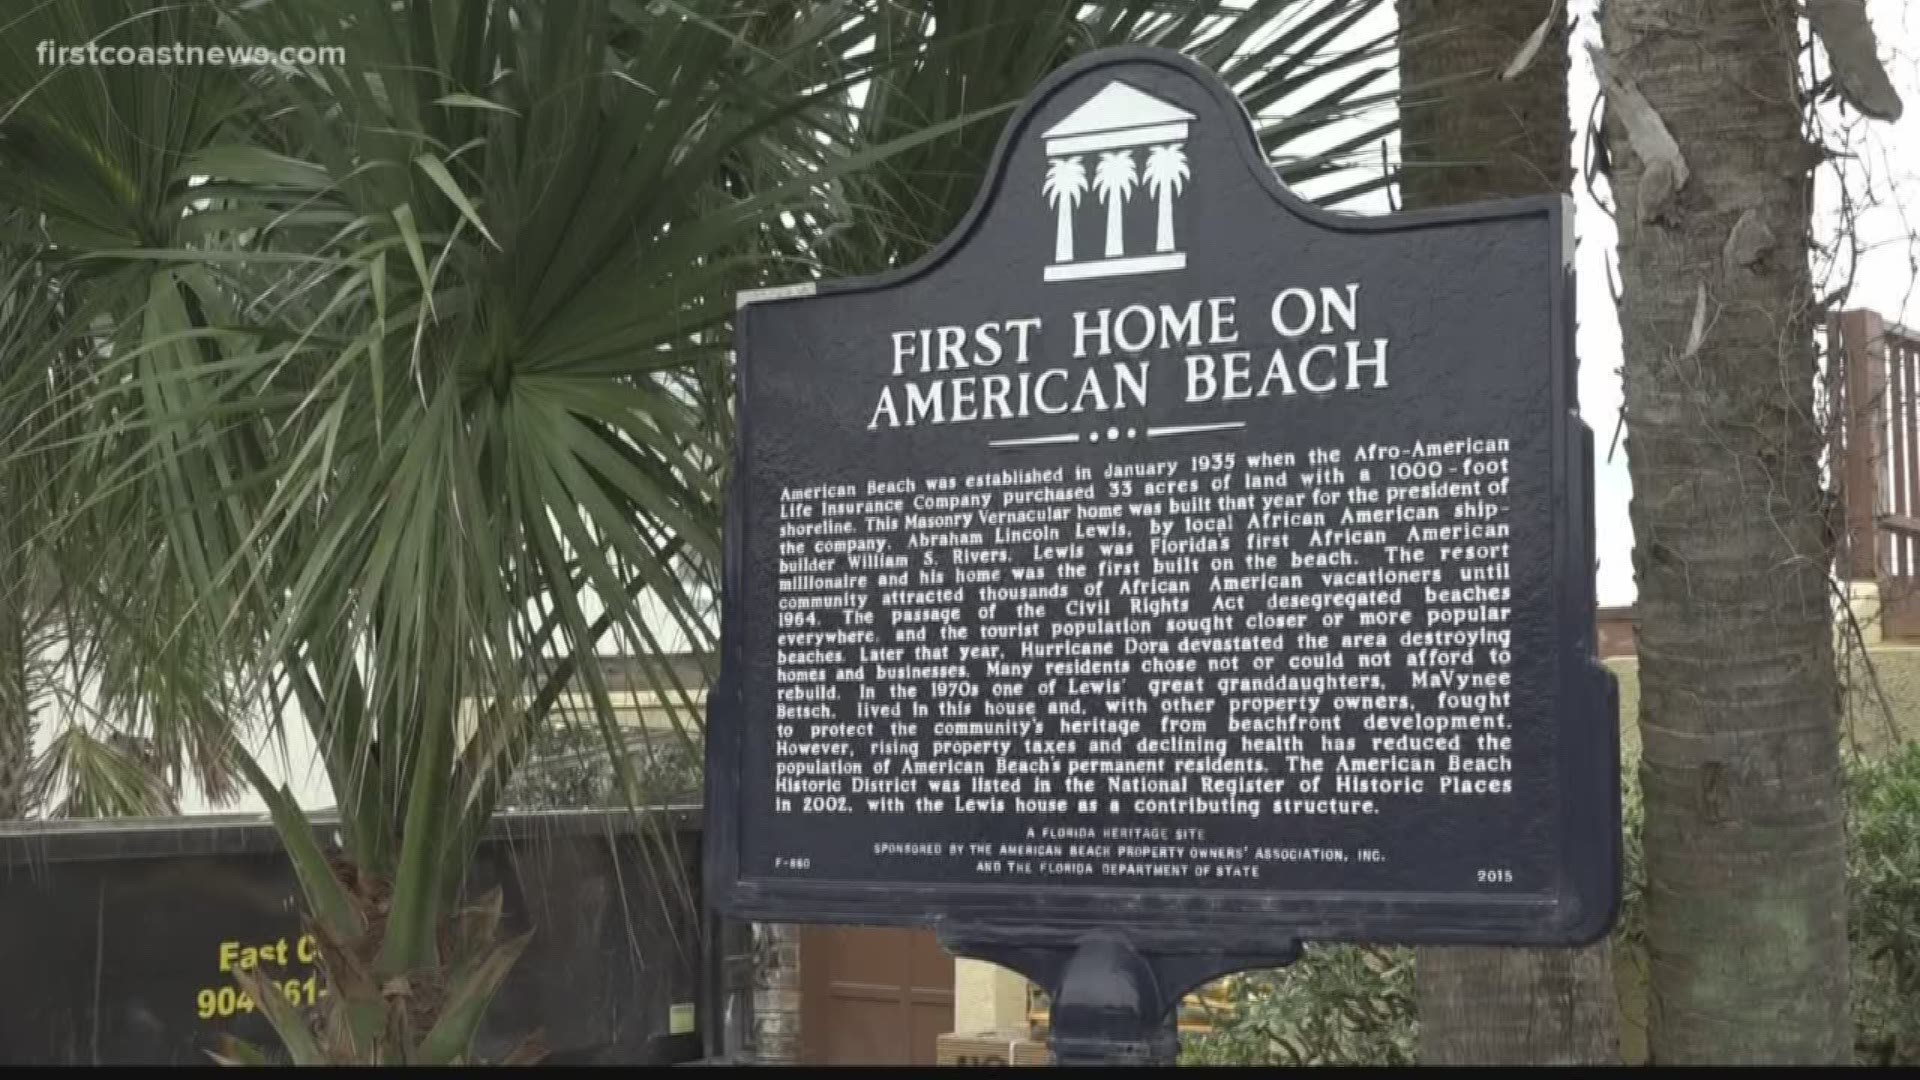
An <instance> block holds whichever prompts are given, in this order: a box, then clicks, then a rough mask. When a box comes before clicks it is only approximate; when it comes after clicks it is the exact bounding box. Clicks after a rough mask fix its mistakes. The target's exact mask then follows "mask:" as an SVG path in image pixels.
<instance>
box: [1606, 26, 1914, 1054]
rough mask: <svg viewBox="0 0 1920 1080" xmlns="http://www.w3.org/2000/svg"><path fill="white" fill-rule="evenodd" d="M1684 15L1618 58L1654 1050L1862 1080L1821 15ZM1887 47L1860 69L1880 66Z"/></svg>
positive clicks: (1613, 96) (1618, 30)
mask: <svg viewBox="0 0 1920 1080" xmlns="http://www.w3.org/2000/svg"><path fill="white" fill-rule="evenodd" d="M1826 6H1827V7H1830V8H1839V9H1848V8H1850V9H1852V12H1853V15H1854V16H1855V18H1863V17H1864V16H1863V15H1862V14H1861V5H1826ZM1672 10H1673V8H1672V6H1671V5H1667V4H1662V3H1658V2H1655V0H1610V2H1609V3H1608V4H1607V5H1606V6H1605V8H1604V9H1603V11H1602V15H1601V24H1600V28H1601V36H1602V40H1603V41H1604V43H1605V49H1604V52H1602V51H1600V50H1597V49H1596V50H1595V63H1596V65H1597V66H1598V67H1599V69H1600V74H1601V79H1600V85H1601V88H1602V91H1603V92H1604V93H1605V95H1606V101H1607V118H1606V122H1607V137H1608V138H1607V141H1608V144H1609V146H1610V147H1611V148H1612V153H1613V161H1612V175H1611V178H1610V179H1611V187H1612V193H1613V199H1612V201H1613V204H1614V206H1615V207H1617V213H1615V214H1614V218H1615V220H1616V221H1617V223H1618V225H1619V230H1620V233H1619V259H1620V283H1621V289H1620V298H1621V299H1620V330H1621V341H1622V345H1623V347H1624V353H1625V382H1626V408H1625V417H1626V431H1627V447H1628V451H1629V453H1628V459H1627V464H1628V466H1629V468H1630V470H1631V473H1632V477H1633V492H1634V494H1633V502H1632V506H1631V512H1632V518H1633V534H1634V576H1635V578H1636V580H1637V583H1638V585H1639V598H1638V604H1637V606H1638V610H1639V622H1638V627H1637V630H1636V633H1635V639H1636V646H1637V652H1638V654H1639V663H1640V687H1641V689H1640V732H1641V741H1642V745H1643V747H1644V749H1643V750H1642V751H1641V756H1640V778H1641V787H1642V790H1643V791H1644V793H1645V795H1644V799H1645V802H1644V815H1645V818H1644V820H1645V824H1644V830H1643V836H1644V841H1643V842H1644V849H1643V850H1644V852H1645V858H1646V868H1647V883H1648V888H1647V913H1646V937H1647V951H1648V954H1649V956H1650V958H1651V961H1652V964H1651V972H1650V974H1651V980H1650V981H1651V986H1650V991H1651V993H1650V997H1651V999H1652V1000H1651V1003H1650V1008H1649V1010H1648V1013H1649V1015H1650V1017H1651V1021H1652V1022H1651V1024H1650V1025H1649V1029H1648V1050H1649V1054H1650V1056H1651V1058H1652V1060H1654V1061H1656V1062H1659V1063H1661V1064H1663V1065H1664V1064H1682V1065H1684V1064H1688V1063H1693V1062H1709V1061H1710V1062H1715V1063H1789V1062H1790V1063H1796V1064H1804V1063H1815V1062H1818V1063H1826V1064H1840V1063H1845V1062H1849V1061H1851V1060H1852V1059H1853V1045H1852V1043H1853V1035H1852V1030H1851V1024H1850V1023H1849V1019H1848V980H1849V973H1848V949H1847V919H1846V915H1847V896H1846V870H1847V866H1846V834H1845V815H1844V811H1845V801H1844V798H1843V790H1844V789H1843V787H1842V772H1841V761H1840V747H1841V738H1842V735H1841V725H1840V716H1839V710H1838V703H1839V697H1840V692H1839V688H1838V677H1837V673H1836V670H1835V668H1836V664H1835V658H1834V645H1835V635H1834V628H1833V609H1832V607H1831V601H1832V591H1831V590H1832V585H1831V579H1830V576H1829V575H1830V573H1831V570H1832V567H1833V557H1834V539H1835V537H1834V531H1833V529H1834V521H1833V518H1832V517H1831V516H1830V515H1829V513H1828V506H1829V503H1828V493H1827V489H1826V487H1825V485H1824V484H1823V482H1822V472H1823V468H1824V466H1823V461H1822V456H1823V453H1824V451H1825V448H1826V445H1827V444H1826V439H1825V432H1824V431H1823V430H1822V428H1823V424H1822V412H1821V409H1822V406H1820V405H1819V404H1818V403H1817V401H1816V393H1817V388H1818V386H1819V383H1820V378H1821V375H1820V367H1821V365H1820V362H1819V356H1818V354H1817V352H1816V350H1815V347H1814V335H1813V332H1814V326H1815V324H1816V321H1817V320H1818V319H1819V318H1820V317H1821V315H1820V309H1821V303H1822V299H1821V297H1820V296H1819V295H1818V293H1817V292H1816V290H1815V287H1814V286H1815V283H1814V281H1813V280H1812V275H1811V270H1810V267H1809V263H1810V253H1811V246H1812V236H1811V234H1812V232H1813V222H1812V220H1811V217H1812V214H1811V207H1812V205H1813V198H1812V194H1811V192H1812V189H1813V185H1814V178H1813V170H1814V169H1815V168H1816V167H1817V165H1818V163H1819V162H1820V160H1821V150H1820V148H1819V147H1818V146H1816V145H1812V144H1810V143H1809V142H1808V129H1807V127H1806V125H1805V115H1806V110H1807V109H1809V108H1811V107H1812V102H1811V99H1812V97H1813V96H1815V95H1817V94H1818V92H1819V91H1818V90H1817V89H1816V88H1814V87H1810V86H1809V85H1808V84H1807V82H1806V81H1805V80H1806V78H1807V76H1806V74H1805V69H1804V68H1803V67H1802V66H1801V56H1802V50H1804V49H1805V48H1806V46H1805V45H1804V44H1803V41H1804V39H1803V38H1802V37H1801V25H1800V16H1802V15H1804V14H1807V12H1808V6H1803V5H1800V4H1796V3H1793V2H1792V0H1750V2H1748V3H1740V4H1706V5H1701V6H1700V8H1699V9H1698V10H1697V11H1695V12H1693V13H1692V14H1691V16H1690V19H1691V21H1690V24H1689V26H1690V29H1692V30H1697V31H1698V32H1699V35H1700V36H1699V37H1698V38H1696V39H1694V41H1693V43H1692V44H1687V43H1683V42H1682V41H1681V39H1680V35H1675V34H1670V33H1667V32H1664V31H1660V30H1654V29H1652V28H1651V23H1650V22H1649V20H1653V19H1659V18H1664V17H1666V16H1668V15H1669V14H1671V12H1672ZM1844 14H1845V12H1844V11H1842V12H1840V15H1844ZM1837 17H1838V16H1836V18H1837ZM1815 25H1816V27H1818V26H1819V25H1820V24H1819V23H1816V24H1815ZM1853 29H1855V30H1864V29H1865V28H1864V27H1862V26H1859V25H1856V26H1855V27H1853ZM1688 36H1689V37H1691V36H1692V35H1691V34H1689V35H1688ZM1871 40H1872V39H1871V37H1870V36H1868V37H1867V42H1868V44H1866V45H1865V46H1864V47H1863V48H1848V47H1847V46H1846V45H1844V44H1843V45H1842V46H1841V48H1840V49H1838V50H1835V51H1836V52H1837V53H1839V54H1840V55H1841V56H1843V57H1846V58H1847V59H1848V60H1850V61H1853V62H1859V61H1864V62H1865V63H1867V64H1877V61H1876V60H1875V59H1874V56H1873V49H1872V46H1871ZM1858 41H1859V39H1858V38H1857V37H1856V38H1855V41H1854V44H1855V45H1856V46H1857V45H1858ZM1702 42H1710V43H1711V45H1710V46H1709V47H1707V48H1705V49H1702V48H1699V47H1698V45H1699V44H1700V43H1702ZM1849 53H1850V54H1851V56H1848V55H1847V54H1849ZM1849 74H1850V75H1858V74H1861V72H1859V71H1857V70H1856V71H1852V72H1849ZM1876 74H1878V75H1880V76H1882V77H1884V72H1877V73H1876ZM1762 85H1766V86H1771V87H1773V88H1774V90H1773V92H1771V93H1766V94H1753V93H1750V92H1749V91H1750V89H1751V88H1752V87H1755V86H1762ZM1629 133H1631V134H1629ZM1743 237H1759V238H1761V239H1760V240H1758V241H1755V242H1752V243H1742V242H1740V241H1741V239H1742V238H1743ZM1709 315H1710V316H1711V317H1709Z"/></svg>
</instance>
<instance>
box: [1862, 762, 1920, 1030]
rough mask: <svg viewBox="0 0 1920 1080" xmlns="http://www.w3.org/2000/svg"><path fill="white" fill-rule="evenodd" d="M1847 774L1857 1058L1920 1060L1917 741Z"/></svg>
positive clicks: (1919, 764)
mask: <svg viewBox="0 0 1920 1080" xmlns="http://www.w3.org/2000/svg"><path fill="white" fill-rule="evenodd" d="M1849 779H1850V780H1851V783H1850V785H1849V786H1850V788H1851V791H1850V792H1849V795H1850V798H1849V799H1848V804H1849V805H1848V823H1847V825H1848V827H1847V831H1848V844H1847V877H1848V879H1849V881H1848V886H1849V887H1848V897H1849V904H1848V907H1849V908H1850V909H1851V910H1850V911H1849V912H1848V916H1849V918H1848V931H1847V936H1848V938H1849V939H1850V943H1851V945H1852V951H1853V956H1852V965H1853V1033H1854V1057H1855V1060H1856V1061H1857V1062H1858V1063H1860V1064H1863V1065H1915V1064H1920V745H1914V746H1908V747H1906V748H1905V749H1904V750H1902V751H1901V752H1899V753H1897V754H1895V755H1894V756H1892V757H1891V758H1888V759H1886V760H1884V761H1879V762H1873V763H1870V764H1862V765H1857V766H1856V767H1855V768H1854V769H1853V771H1852V775H1851V776H1850V778H1849Z"/></svg>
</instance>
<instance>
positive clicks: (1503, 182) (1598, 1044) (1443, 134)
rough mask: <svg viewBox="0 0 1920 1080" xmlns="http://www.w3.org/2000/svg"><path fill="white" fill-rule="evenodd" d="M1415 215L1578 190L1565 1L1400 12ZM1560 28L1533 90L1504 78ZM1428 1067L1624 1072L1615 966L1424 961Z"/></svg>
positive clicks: (1583, 952)
mask: <svg viewBox="0 0 1920 1080" xmlns="http://www.w3.org/2000/svg"><path fill="white" fill-rule="evenodd" d="M1399 11H1400V34H1401V42H1400V82H1401V86H1402V87H1406V88H1408V89H1407V90H1405V91H1404V92H1403V95H1402V99H1401V105H1400V122H1401V147H1402V151H1401V152H1402V157H1403V160H1404V162H1405V168H1404V169H1403V170H1402V172H1401V176H1400V192H1401V198H1402V201H1403V202H1404V204H1405V205H1406V207H1407V208H1408V209H1414V210H1417V209H1425V208H1429V207H1435V206H1445V205H1448V204H1450V203H1461V202H1474V201H1478V200H1481V199H1491V198H1500V197H1510V196H1518V195H1538V194H1542V193H1552V192H1563V191H1565V190H1566V189H1567V187H1568V184H1569V181H1570V179H1571V177H1572V165H1571V160H1570V153H1569V148H1570V145H1571V143H1572V138H1573V136H1572V132H1571V130H1570V128H1569V126H1568V121H1567V22H1566V16H1565V13H1564V11H1561V10H1560V8H1559V7H1558V5H1557V0H1399ZM1549 16H1553V17H1554V18H1555V23H1554V25H1553V28H1552V29H1551V31H1550V32H1549V33H1548V34H1547V37H1546V40H1545V41H1544V42H1543V43H1542V45H1541V47H1540V50H1539V52H1538V53H1537V54H1536V55H1535V56H1534V58H1533V61H1532V64H1531V66H1529V67H1528V68H1527V69H1526V71H1525V72H1524V73H1523V74H1521V75H1520V76H1519V77H1517V78H1515V79H1512V80H1502V79H1501V78H1500V77H1499V75H1500V72H1501V70H1502V69H1504V68H1505V67H1506V66H1507V64H1508V63H1509V62H1510V61H1511V60H1512V59H1513V58H1514V56H1515V55H1516V54H1517V53H1518V52H1519V51H1520V49H1521V46H1522V44H1523V43H1524V42H1525V41H1526V40H1527V38H1528V36H1529V35H1530V34H1532V33H1533V31H1534V29H1535V28H1536V27H1538V26H1540V25H1541V24H1542V23H1543V22H1545V21H1546V20H1547V19H1548V18H1549ZM1415 970H1416V972H1417V976H1416V978H1417V987H1418V1007H1419V1013H1420V1060H1421V1062H1422V1063H1424V1064H1429V1065H1435V1064H1442V1065H1458V1064H1500V1065H1505V1064H1549V1063H1550V1064H1587V1063H1595V1064H1597V1063H1607V1062H1614V1061H1617V1060H1618V1059H1619V1044H1618V1039H1617V1013H1618V1007H1617V1002H1616V998H1615V995H1614V988H1613V976H1612V957H1611V952H1610V949H1609V947H1608V943H1607V942H1606V941H1605V940H1602V941H1600V942H1598V943H1596V944H1594V945H1590V946H1588V947H1586V948H1584V949H1458V948H1455V949H1439V948H1431V949H1421V950H1420V951H1419V953H1418V959H1417V966H1416V969H1415Z"/></svg>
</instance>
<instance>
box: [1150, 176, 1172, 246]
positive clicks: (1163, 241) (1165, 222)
mask: <svg viewBox="0 0 1920 1080" xmlns="http://www.w3.org/2000/svg"><path fill="white" fill-rule="evenodd" d="M1159 226H1160V228H1159V231H1158V232H1156V233H1155V234H1154V238H1153V240H1154V245H1153V250H1155V251H1172V250H1173V188H1172V187H1163V188H1161V189H1160V221H1159Z"/></svg>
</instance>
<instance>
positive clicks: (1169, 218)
mask: <svg viewBox="0 0 1920 1080" xmlns="http://www.w3.org/2000/svg"><path fill="white" fill-rule="evenodd" d="M1145 175H1146V181H1147V190H1148V191H1149V192H1151V193H1152V194H1153V197H1154V198H1155V199H1157V200H1159V203H1160V219H1159V228H1158V229H1157V230H1156V231H1155V232H1154V242H1153V250H1155V251H1172V250H1173V197H1174V196H1175V195H1178V194H1180V191H1181V189H1182V188H1184V187H1186V186H1187V177H1188V176H1189V173H1188V171H1187V155H1186V151H1184V150H1182V149H1181V148H1180V146H1179V145H1178V144H1170V145H1166V146H1156V147H1154V148H1153V149H1151V150H1149V151H1147V168H1146V174H1145Z"/></svg>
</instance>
